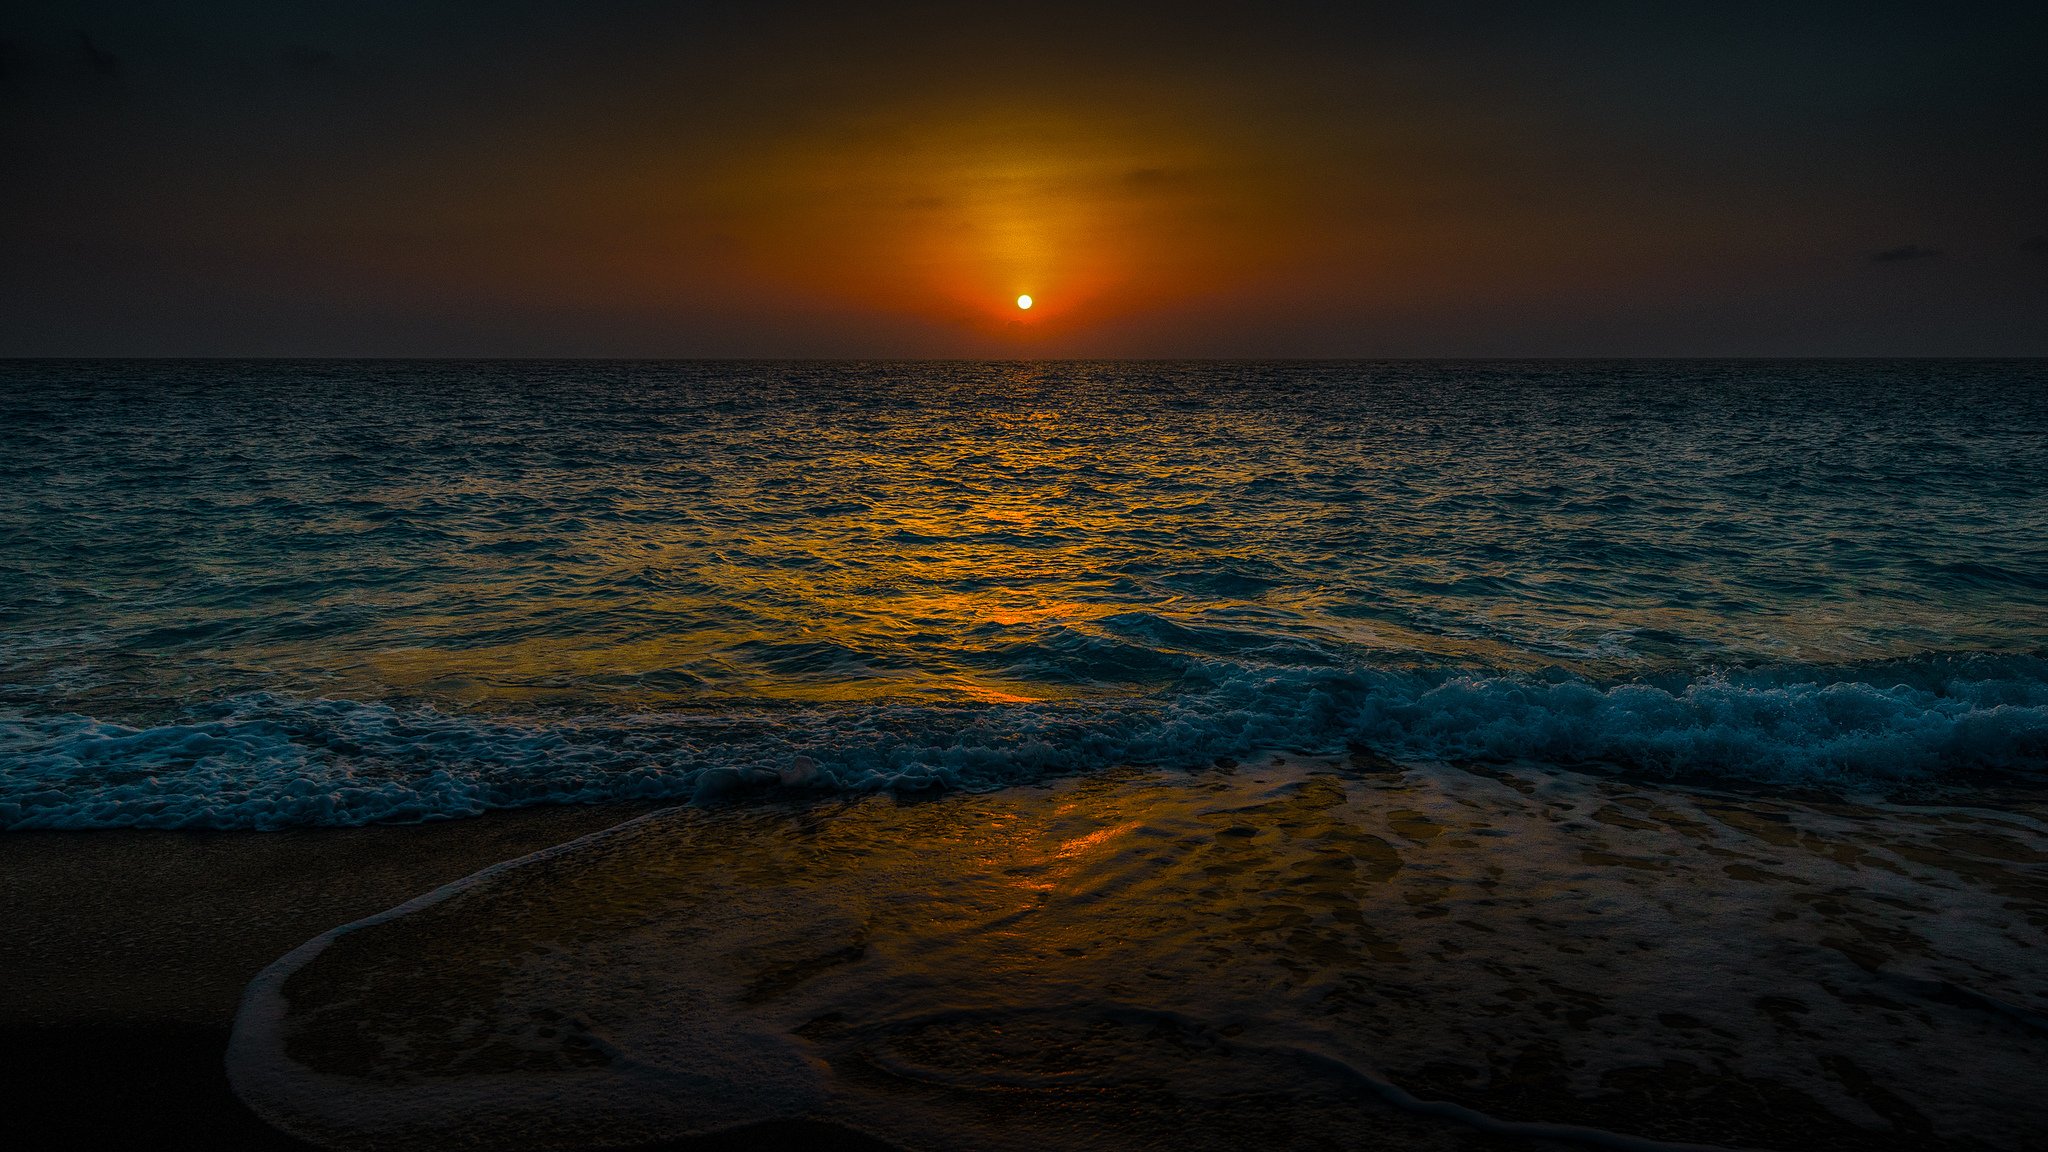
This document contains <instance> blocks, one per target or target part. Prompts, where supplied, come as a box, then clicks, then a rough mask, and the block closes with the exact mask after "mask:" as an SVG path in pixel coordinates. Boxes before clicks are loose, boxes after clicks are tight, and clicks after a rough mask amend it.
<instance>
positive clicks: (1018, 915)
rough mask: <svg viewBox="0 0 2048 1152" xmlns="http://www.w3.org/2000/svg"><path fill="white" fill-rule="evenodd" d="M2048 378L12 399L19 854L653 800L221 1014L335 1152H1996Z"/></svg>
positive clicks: (822, 382) (1433, 376)
mask: <svg viewBox="0 0 2048 1152" xmlns="http://www.w3.org/2000/svg"><path fill="white" fill-rule="evenodd" d="M2044 383H2048V377H2044V369H2043V368H2042V366H2041V365H2040V364H2038V363H2031V362H1919V361H1902V362H1878V361H1854V362H1792V363H1770V362H1713V363H1706V362H1626V363H1558V362H1544V363H1469V364H1454V363H1341V364H1334V363H1333V364H1301V363H1286V364H1259V363H1242V364H1217V363H1204V364H1174V363H1049V364H993V363H959V364H931V363H901V364H892V363H779V364H778V363H721V364H704V363H660V362H564V363H539V362H490V363H471V362H438V361H437V362H363V363H343V362H332V363H264V362H231V363H191V362H182V363H181V362H151V363H126V362H124V363H90V362H67V363H32V362H14V363H8V364H5V365H0V825H5V826H7V827H10V828H17V829H33V828H103V827H112V826H143V827H158V828H167V827H168V828H220V829H268V828H278V827H285V826H293V825H351V824H361V823H366V822H372V821H419V820H430V819H444V818H455V817H461V816H467V815H471V814H475V813H479V812H482V811H485V810H487V809H491V808H498V807H508V806H517V805H533V804H549V803H554V804H561V803H578V802H596V801H617V800H632V799H640V800H648V801H669V802H674V803H673V804H672V805H670V806H666V807H658V808H657V807H655V806H654V805H651V804H650V805H648V807H649V808H650V809H651V810H650V811H649V812H648V814H646V815H644V816H642V817H640V818H638V819H636V820H634V821H631V822H629V823H626V824H623V825H620V826H618V827H616V828H613V829H610V830H608V831H606V832H602V833H599V834H597V835H595V836H592V837H588V838H585V839H583V840H579V841H576V842H574V843H571V844H567V845H562V846H559V847H557V848H554V849H550V850H548V851H546V852H543V853H540V854H538V855H536V856H533V857H529V858H526V859H523V860H518V861H509V862H506V863H504V864H502V865H499V866H497V867H495V868H492V869H489V870H487V871H485V872H483V873H480V874H478V875H476V876H473V877H470V878H468V879H466V880H463V881H460V882H458V883H456V884H454V885H451V886H449V887H446V888H442V889H439V890H436V891H434V892H431V893H425V894H423V895H421V896H420V897H419V898H418V899H416V900H413V901H411V902H409V903H407V904H405V905H403V906H401V907H398V908H395V909H392V910H390V911H388V912H385V913H381V914H379V915H376V916H372V917H370V918H369V919H367V920H364V921H359V922H357V923H354V924H350V925H344V926H341V927H338V928H336V929H334V930H333V931H330V932H328V933H325V934H323V935H321V936H320V937H318V938H316V939H314V940H312V941H309V942H308V943H307V944H306V945H304V946H303V947H301V948H299V949H297V950H295V951H294V952H293V953H291V954H290V955H288V956H285V957H283V958H281V959H280V960H279V961H277V962H276V963H275V964H273V965H272V966H271V967H270V968H269V969H267V970H266V971H265V972H263V973H262V974H261V975H259V976H258V977H257V978H256V979H255V981H254V982H253V983H252V984H251V985H250V986H249V989H248V991H247V993H246V995H245V998H244V1000H243V1005H242V1010H241V1012H240V1014H239V1015H238V1017H237V1020H236V1026H235V1031H234V1040H233V1043H232V1045H231V1048H230V1050H229V1053H228V1061H227V1066H228V1070H229V1074H230V1077H231V1079H232V1081H233V1083H234V1085H235V1087H236V1089H237V1091H238V1092H239V1093H240V1094H241V1096H242V1097H243V1099H244V1100H246V1101H247V1102H248V1103H250V1104H251V1105H252V1106H253V1107H254V1108H255V1109H256V1110H257V1112H258V1113H259V1114H260V1115H262V1116H263V1117H265V1118H266V1119H268V1120H270V1121H271V1122H272V1123H274V1124H276V1125H278V1126H280V1127H282V1128H285V1129H287V1130H289V1131H292V1132H295V1133H298V1134H300V1135H302V1136H306V1137H309V1138H311V1139H313V1140H315V1141H316V1142H318V1143H320V1144H322V1145H323V1146H327V1147H333V1148H342V1149H363V1150H366V1152H367V1150H369V1149H402V1148H419V1149H429V1148H445V1147H450V1146H464V1147H491V1148H500V1149H506V1150H512V1149H522V1150H529V1152H540V1150H542V1149H561V1148H569V1147H579V1148H580V1147H616V1146H625V1145H633V1144H635V1143H638V1142H645V1141H659V1140H663V1139H667V1138H669V1137H673V1136H681V1135H689V1134H692V1133H707V1132H713V1131H717V1130H720V1129H726V1128H731V1127H733V1126H735V1125H744V1124H748V1123H751V1122H756V1121H774V1120H786V1119H789V1118H792V1117H797V1116H807V1117H812V1118H817V1119H824V1120H828V1121H831V1122H835V1123H839V1124H843V1125H847V1126H850V1127H854V1128H857V1129H861V1130H864V1131H866V1132H869V1133H871V1134H874V1135H877V1136H880V1137H882V1138H884V1139H887V1140H889V1141H892V1142H894V1143H896V1144H898V1145H900V1146H902V1147H905V1148H909V1149H946V1148H966V1147H972V1148H990V1149H1017V1150H1019V1152H1024V1150H1027V1149H1028V1150H1031V1152H1041V1150H1046V1149H1051V1150H1056V1152H1098V1150H1100V1152H1109V1150H1112V1149H1114V1150H1116V1152H1124V1150H1127V1149H1136V1148H1155V1149H1171V1150H1173V1152H1186V1150H1188V1149H1196V1148H1217V1149H1237V1148H1245V1147H1275V1148H1317V1149H1326V1148H1360V1149H1364V1148H1389V1149H1393V1148H1400V1149H1414V1148H1440V1149H1445V1150H1465V1149H1471V1148H1473V1147H1475V1146H1484V1147H1510V1146H1512V1147H1525V1148H1554V1147H1560V1146H1581V1147H1604V1148H1624V1149H1637V1150H1652V1149H1670V1148H1672V1147H1674V1146H1698V1145H1702V1144H1707V1145H1714V1146H1722V1147H1738V1146H1741V1147H1777V1148H1786V1149H1790V1148H1800V1149H1816V1150H1817V1149H1857V1150H1859V1152H1862V1150H1865V1149H1871V1148H1895V1149H1923V1148H1935V1147H1940V1148H1950V1147H1953V1148H1972V1149H2009V1150H2013V1152H2018V1150H2020V1149H2031V1148H2033V1147H2037V1146H2039V1145H2040V1143H2041V1141H2040V1136H2041V1133H2043V1132H2044V1131H2048V991H2044V990H2048V799H2044V797H2048V792H2044V790H2043V787H2042V786H2043V785H2044V784H2048V495H2044V493H2043V485H2042V482H2041V477H2042V476H2044V475H2048V389H2044ZM250 834H254V833H250ZM308 850H314V849H313V848H311V847H309V849H308ZM221 899H222V901H223V902H224V904H225V905H227V906H228V907H229V908H230V909H232V906H233V904H234V901H235V899H236V895H235V894H231V893H223V894H222V896H221ZM227 914H232V911H230V912H229V913H227Z"/></svg>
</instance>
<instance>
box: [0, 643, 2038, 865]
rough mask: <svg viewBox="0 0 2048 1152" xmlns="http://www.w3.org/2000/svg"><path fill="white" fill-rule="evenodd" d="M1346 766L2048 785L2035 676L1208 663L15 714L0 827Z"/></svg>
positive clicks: (170, 822)
mask: <svg viewBox="0 0 2048 1152" xmlns="http://www.w3.org/2000/svg"><path fill="white" fill-rule="evenodd" d="M1347 748H1348V749H1352V750H1359V749H1363V750H1368V751H1370V752H1372V753H1376V754H1378V755H1381V756H1385V757H1388V758H1391V759H1393V760H1396V761H1432V760H1453V761H1456V760H1470V761H1481V762H1490V763H1545V764H1560V765H1603V766H1612V767H1614V768H1618V769H1620V770H1623V771H1626V772H1631V773H1641V774H1647V775H1652V776H1659V777H1682V778H1689V779H1698V780H1705V781H1714V780H1721V781H1727V782H1737V781H1741V782H1751V783H1762V784H1779V785H1795V786H1820V787H1829V788H1839V789H1858V788H1872V789H1879V790H1882V789H1884V788H1887V787H1891V786H1895V785H1898V784H1905V783H1926V782H1940V781H1944V780H1950V781H1962V780H1968V779H1978V778H1982V777H1984V776H1985V775H1987V774H1989V775H1993V776H2008V777H2010V776H2021V777H2025V776H2032V775H2037V774H2039V773H2040V772H2041V771H2042V769H2043V767H2044V766H2048V661H2043V660H2041V659H2038V658H2033V657H1926V658H1921V659H1917V660H1906V661H1890V662H1883V663H1876V664H1867V665H1851V666H1837V667H1814V666H1804V667H1798V666H1788V667H1776V668H1764V669H1748V670H1722V671H1716V672H1711V673H1706V674H1702V675H1698V676H1695V677H1693V678H1690V679H1687V680H1682V681H1675V682H1672V681H1666V682H1650V681H1636V682H1624V683H1612V684H1600V683H1596V682H1592V681H1588V680H1585V679H1582V678H1578V677H1573V676H1568V675H1563V674H1558V675H1556V676H1553V677H1550V678H1545V677H1541V676H1531V675H1510V674H1501V673H1490V672H1485V671H1474V670H1454V669H1438V670H1433V671H1392V670H1385V669H1370V668H1368V669H1353V670H1348V671H1339V670H1331V669H1314V670H1304V669H1301V668H1298V667H1289V668H1282V667H1258V666H1248V665H1243V664H1223V663H1220V662H1219V663H1216V664H1205V665H1201V666H1199V667H1197V668H1196V669H1195V670H1194V674H1193V675H1191V676H1190V677H1189V678H1188V680H1187V681H1186V682H1184V683H1182V684H1180V685H1178V686H1176V687H1175V688H1174V689H1173V690H1171V691H1169V692H1164V693H1160V694H1156V695H1152V696H1146V697H1139V698H1132V699H1122V700H1112V701H1085V702H1063V703H1017V704H983V705H972V706H952V707H939V706H931V705H920V704H880V705H864V706H858V707H835V708H826V707H804V708H794V707H792V708H765V707H755V708H746V709H739V710H734V711H725V712H717V713H683V712H669V713H647V714H621V715H585V716H576V717H539V716H523V717H503V716H500V717H490V716H477V715H467V714H457V713H450V712H444V711H439V710H436V709H434V708H431V707H418V708H402V707H398V706H394V705H392V704H388V703H381V702H360V701H352V700H342V699H320V698H315V699H296V698H289V697H283V696H278V695H272V694H265V693H252V694H245V695H239V696H234V697H231V698H228V699H225V700H222V701H220V702H218V703H217V704H215V705H212V706H210V707H207V708H204V709H199V710H195V711H193V712H192V713H190V714H189V715H187V716H185V717H183V718H181V719H180V720H178V721H177V722H175V723H166V724H160V725H155V726H149V727H130V726H127V725H123V724H118V723H113V722H110V721H107V720H101V719H95V718H93V717H90V716H83V715H77V714H57V715H36V714H28V713H19V712H17V713H15V714H12V715H7V716H4V717H0V827H6V828H13V829H27V828H99V827H120V826H130V827H150V828H281V827H288V826H295V825H356V824H366V823H372V822H380V821H419V820H431V819H441V818H450V817H458V816H467V815H473V814H476V813H480V812H483V811H486V810H489V809H495V808H510V807H520V806H526V805H534V804H561V803H593V802H604V801H635V800H657V801H685V800H692V799H707V798H712V797H719V796H726V795H731V794H737V793H745V792H749V791H752V790H757V789H759V790H769V789H778V788H780V789H802V790H811V789H828V790H839V791H847V792H863V791H880V790H899V791H914V790H927V789H947V788H953V789H987V788H995V787H1002V786H1006V785H1012V784H1019V783H1028V782H1031V781H1035V780H1040V779H1044V778H1047V777H1051V776H1057V775H1065V774H1072V773H1085V772H1090V771H1096V770H1101V769H1104V768H1109V767H1113V766H1117V765H1121V764H1147V765H1160V766H1166V767H1178V768H1190V767H1200V766H1202V765H1205V764H1208V763H1211V762H1213V761H1215V760H1216V759H1218V758H1226V757H1227V758H1243V757H1247V756H1256V755H1259V754H1262V753H1269V752H1277V751H1289V752H1301V753H1311V754H1328V753H1334V752H1342V751H1344V750H1346V749H1347Z"/></svg>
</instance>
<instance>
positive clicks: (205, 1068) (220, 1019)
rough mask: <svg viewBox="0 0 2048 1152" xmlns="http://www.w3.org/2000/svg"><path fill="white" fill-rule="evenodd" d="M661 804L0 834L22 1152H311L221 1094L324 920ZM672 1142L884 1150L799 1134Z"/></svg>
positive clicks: (13, 1129) (4, 988)
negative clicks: (280, 979) (244, 1044)
mask: <svg viewBox="0 0 2048 1152" xmlns="http://www.w3.org/2000/svg"><path fill="white" fill-rule="evenodd" d="M657 807H660V806H659V805H652V804H646V805H604V806H598V807H569V806H563V807H543V808H521V809H510V810H505V811H496V812H488V813H484V814H482V815H479V816H474V817H469V818H466V819H461V820H440V821H432V822H429V823H424V824H387V825H369V826H366V827H357V828H300V829H286V830H282V831H276V832H244V831H233V832H218V831H194V832H180V831H161V830H141V829H95V830H89V831H77V832H69V831H65V832H54V831H52V832H45V831H32V832H10V833H6V834H0V918H4V919H0V922H4V923H6V924H8V925H9V926H10V927H9V931H7V932H6V933H0V972H5V973H6V974H7V978H6V979H5V980H4V981H0V1084H4V1085H6V1088H5V1091H4V1092H0V1101H4V1105H5V1108H6V1112H7V1116H8V1130H9V1133H10V1135H11V1137H12V1138H13V1139H14V1140H16V1141H18V1143H17V1144H16V1145H15V1146H16V1147H21V1148H24V1149H72V1148H76V1149H106V1148H122V1149H142V1148H157V1147H163V1148H169V1147H206V1148H213V1149H220V1150H223V1152H272V1150H275V1152H285V1150H298V1152H303V1150H306V1149H311V1148H313V1147H314V1145H311V1144H307V1143H304V1142H302V1141H300V1140H297V1139H295V1138H293V1137H291V1136H288V1135H286V1134H284V1133H282V1132H279V1131H277V1130H276V1129H273V1128H271V1127H270V1126H269V1125H268V1124H265V1123H264V1122H263V1121H262V1120H260V1119H258V1118H257V1117H256V1115H255V1114H254V1113H252V1112H250V1111H249V1110H248V1108H247V1107H246V1106H245V1105H244V1104H243V1103H242V1102H241V1101H240V1100H239V1099H237V1098H236V1097H235V1095H234V1094H233V1092H232V1091H231V1090H230V1089H229V1087H228V1082H227V1076H226V1073H225V1070H224V1067H223V1065H222V1057H223V1055H224V1054H225V1052H226V1050H227V1042H228V1032H229V1027H230V1025H231V1024H232V1022H233V1020H234V1014H235V1010H236V1007H237V1006H238V1005H239V1003H240V999H241V994H242V989H243V987H244V986H245V985H247V983H248V982H249V980H250V979H251V978H252V977H254V976H255V975H256V973H257V972H259V971H261V970H262V969H263V968H264V967H265V966H266V965H268V964H270V963H271V962H272V961H274V960H276V959H277V958H278V957H279V956H282V955H284V954H285V953H287V952H289V951H291V950H292V949H293V948H295V947H297V946H298V945H300V944H302V943H304V942H305V941H307V940H309V939H311V938H312V937H314V936H317V935H319V934H320V933H322V932H325V931H327V930H328V929H331V928H334V927H335V926H337V925H340V924H346V923H350V922H352V921H355V920H358V919H361V918H362V917H365V916H369V915H372V914H374V913H376V912H380V911H383V910H384V909H386V908H390V907H392V906H394V905H397V904H401V903H403V902H405V901H406V900H409V899H411V898H412V897H414V896H417V895H419V894H421V893H423V892H427V891H430V890H432V889H434V888H436V887H439V886H441V885H443V884H446V883H449V882H451V881H454V880H458V879H460V878H462V877H464V876H467V875H469V874H471V873H473V872H476V871H479V870H481V869H483V868H486V867H489V866H490V865H492V864H496V863H500V862H502V861H505V860H509V859H514V858H516V857H520V856H524V855H527V854H530V853H532V852H537V851H540V850H541V849H543V848H548V847H551V846H553V845H556V844H560V843H563V842H565V841H568V840H573V839H575V838H576V837H578V836H583V835H587V834H589V833H591V832H596V831H599V830H601V829H604V828H609V827H611V826H613V825H615V824H618V823H621V822H623V821H625V820H629V819H631V818H633V817H635V816H638V815H640V814H642V813H645V812H648V811H652V810H653V809H655V808H657ZM667 1147H674V1148H676V1149H682V1148H685V1147H687V1148H690V1149H701V1150H703V1152H715V1150H718V1149H739V1148H769V1149H773V1148H780V1147H787V1148H844V1149H848V1150H849V1152H877V1150H882V1149H886V1148H887V1147H888V1146H887V1145H885V1144H882V1143H880V1142H879V1141H872V1140H868V1139H866V1138H865V1137H861V1136H859V1135H858V1134H854V1133H849V1132H845V1131H843V1130H838V1129H832V1128H830V1127H829V1126H825V1125H813V1124H807V1123H796V1124H783V1125H777V1126H774V1127H771V1128H768V1129H764V1130H760V1131H752V1132H745V1133H728V1134H726V1135H724V1136H719V1137H714V1138H710V1139H707V1140H703V1141H695V1142H691V1143H690V1144H688V1145H671V1146H667Z"/></svg>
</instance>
